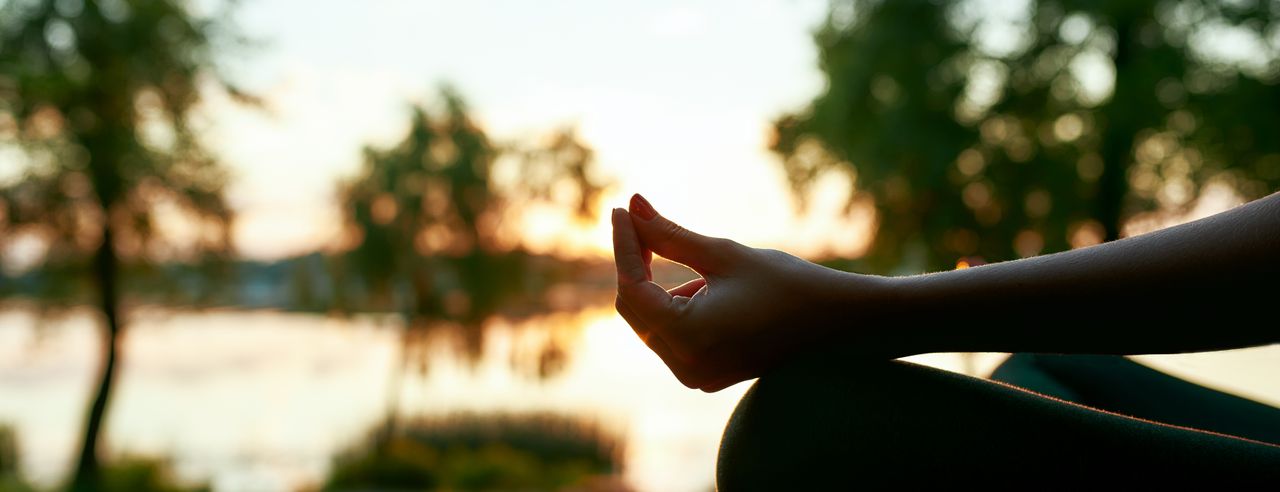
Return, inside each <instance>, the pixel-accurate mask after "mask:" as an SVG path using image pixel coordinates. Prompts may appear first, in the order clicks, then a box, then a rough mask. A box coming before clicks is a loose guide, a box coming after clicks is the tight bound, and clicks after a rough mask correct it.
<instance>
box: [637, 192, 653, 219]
mask: <svg viewBox="0 0 1280 492" xmlns="http://www.w3.org/2000/svg"><path fill="white" fill-rule="evenodd" d="M631 213H633V214H636V215H638V216H640V218H641V219H644V220H653V218H654V217H657V216H658V211H656V210H654V209H653V205H650V204H649V200H645V199H644V197H642V196H640V194H639V193H636V194H634V195H631Z"/></svg>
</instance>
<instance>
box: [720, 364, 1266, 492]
mask: <svg viewBox="0 0 1280 492" xmlns="http://www.w3.org/2000/svg"><path fill="white" fill-rule="evenodd" d="M716 475H717V485H718V487H719V488H720V489H721V490H727V491H735V490H788V489H791V490H797V489H815V490H831V489H847V488H850V487H851V486H864V485H870V486H881V487H890V486H892V487H902V486H907V487H911V486H923V485H930V484H937V485H954V484H957V483H961V482H972V483H975V484H1020V482H1022V481H1027V484H1028V485H1029V484H1034V486H1037V487H1048V488H1082V487H1097V486H1100V485H1101V486H1106V487H1116V486H1121V485H1130V486H1134V485H1138V486H1142V487H1151V486H1152V485H1156V484H1162V483H1168V484H1176V485H1177V486H1179V487H1188V486H1192V485H1196V484H1210V485H1213V486H1216V487H1221V486H1223V485H1240V484H1251V483H1253V484H1256V483H1260V482H1263V481H1270V483H1272V484H1273V485H1274V483H1278V482H1277V481H1280V446H1274V445H1270V444H1265V443H1260V442H1256V441H1250V440H1246V439H1241V438H1237V437H1231V436H1225V435H1221V434H1214V433H1209V432H1204V431H1197V430H1192V429H1187V428H1181V427H1174V426H1170V425H1165V424H1159V423H1155V422H1150V421H1145V420H1139V419H1134V418H1130V417H1125V416H1121V415H1117V414H1113V413H1107V412H1103V411H1100V410H1097V409H1093V408H1088V407H1084V406H1081V405H1077V404H1073V403H1069V402H1066V401H1063V400H1059V399H1056V398H1051V397H1046V396H1043V395H1040V394H1037V393H1033V392H1030V391H1027V390H1024V389H1020V388H1016V387H1013V386H1010V385H1007V384H1003V383H997V382H991V381H986V380H983V379H978V378H973V377H969V376H964V375H961V374H956V373H951V372H947V371H942V370H938V369H933V368H930V367H927V366H921V365H917V364H912V363H909V362H904V361H897V360H892V361H883V360H881V361H872V360H858V359H852V358H849V357H842V356H841V354H839V353H838V352H836V351H831V352H827V353H813V354H810V356H809V357H807V358H806V359H804V360H801V361H798V362H796V363H793V364H790V365H788V366H785V367H783V368H780V369H779V370H776V371H774V372H772V373H770V374H768V375H766V376H764V377H762V378H761V379H760V380H758V381H757V382H756V383H755V385H753V386H752V388H751V389H750V390H749V391H748V392H747V394H746V395H744V396H743V398H742V401H741V402H740V403H739V404H738V407H737V409H736V410H735V411H734V414H733V416H732V417H731V418H730V420H729V423H728V425H727V427H726V429H725V434H724V438H723V440H722V441H721V447H720V456H719V462H718V464H717V470H716ZM1020 485H1021V484H1020Z"/></svg>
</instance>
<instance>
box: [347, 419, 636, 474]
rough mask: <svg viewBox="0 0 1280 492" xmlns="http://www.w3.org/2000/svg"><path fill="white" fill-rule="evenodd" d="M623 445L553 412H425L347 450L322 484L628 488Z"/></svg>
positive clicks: (587, 424)
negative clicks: (429, 415) (428, 415)
mask: <svg viewBox="0 0 1280 492" xmlns="http://www.w3.org/2000/svg"><path fill="white" fill-rule="evenodd" d="M383 429H385V427H383ZM622 451H623V446H622V440H621V438H619V437H617V436H614V435H613V434H611V433H609V432H606V431H605V430H603V429H602V428H601V427H600V426H599V425H598V424H596V423H593V422H590V421H584V420H581V419H574V418H571V417H565V416H561V415H556V414H550V413H537V414H525V415H509V414H497V415H475V414H460V415H453V416H448V417H437V418H423V419H417V420H413V421H410V422H406V423H404V424H402V425H401V426H400V427H399V428H398V429H397V430H396V431H395V432H394V434H393V435H390V436H388V435H387V434H386V433H385V432H381V433H378V432H375V433H374V434H372V435H371V437H369V438H368V439H366V440H365V442H363V443H360V444H359V445H357V446H354V447H353V448H352V449H349V450H347V451H345V452H344V453H342V454H341V455H340V456H338V457H337V458H336V459H335V461H334V467H333V471H332V472H331V473H330V476H329V479H328V480H327V481H326V483H325V485H324V489H325V490H335V491H337V490H343V491H346V490H437V489H445V490H511V489H518V490H560V489H566V488H576V489H586V490H604V489H607V490H626V487H625V486H624V485H623V484H622V482H621V480H620V478H619V477H620V475H621V471H622Z"/></svg>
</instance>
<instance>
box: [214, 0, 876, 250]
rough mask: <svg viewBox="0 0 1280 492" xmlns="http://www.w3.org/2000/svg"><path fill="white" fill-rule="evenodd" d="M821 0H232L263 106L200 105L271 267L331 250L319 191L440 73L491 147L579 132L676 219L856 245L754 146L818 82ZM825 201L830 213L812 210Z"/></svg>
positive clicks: (532, 230)
mask: <svg viewBox="0 0 1280 492" xmlns="http://www.w3.org/2000/svg"><path fill="white" fill-rule="evenodd" d="M825 11H826V2H819V1H788V0H751V1H705V2H689V1H674V0H660V1H650V2H639V3H621V2H597V1H588V0H575V1H546V2H529V1H515V0H509V1H485V2H442V1H408V0H403V1H391V0H377V1H369V2H330V1H323V2H316V1H310V2H308V1H289V0H260V1H256V2H245V3H244V5H242V7H241V10H240V13H239V21H240V24H241V26H242V27H243V28H244V29H245V31H246V33H247V34H248V35H249V36H251V37H254V38H256V39H259V40H262V41H264V43H263V46H262V47H260V48H258V49H256V50H253V51H247V52H245V53H243V54H240V55H236V56H235V57H228V61H229V62H230V65H229V66H230V67H232V68H233V72H232V75H233V77H234V78H235V79H236V80H237V81H239V82H240V83H242V84H244V85H245V86H247V88H249V89H250V90H251V91H253V92H256V93H258V94H259V95H261V96H264V97H265V99H266V101H267V104H268V107H269V110H268V111H265V112H264V111H259V110H254V109H244V108H236V107H234V106H233V105H231V104H230V103H228V102H227V101H225V99H220V98H217V97H212V98H209V99H208V101H207V108H208V110H209V111H208V114H209V115H210V118H209V119H210V123H211V129H210V131H209V132H208V135H209V143H210V144H211V146H212V148H214V149H215V150H216V151H217V152H219V153H220V155H222V156H223V158H224V160H225V161H226V163H227V164H228V165H229V166H230V167H231V168H232V169H233V170H234V172H235V174H236V181H235V182H234V185H233V186H232V188H231V190H230V198H231V201H232V204H233V206H234V207H235V209H236V210H237V211H238V212H239V222H238V224H237V228H236V233H237V240H236V241H237V247H238V248H239V250H240V251H241V253H242V254H244V255H246V256H250V257H256V258H275V257H281V256H285V255H290V254H296V253H300V252H304V251H308V250H312V249H315V248H318V247H322V246H324V245H325V244H327V243H329V242H330V241H331V240H332V239H333V237H334V235H335V232H336V230H337V226H338V224H339V220H338V217H337V215H336V214H337V211H336V209H335V206H334V203H333V198H332V197H333V190H334V184H335V182H336V180H337V179H338V178H339V177H341V176H347V175H351V174H353V173H355V171H356V170H357V169H358V167H359V165H360V162H359V150H360V148H361V146H362V145H363V144H365V143H375V144H378V145H386V144H389V143H392V142H395V141H397V140H399V139H400V138H401V137H402V136H403V132H404V131H405V129H406V128H407V127H406V125H407V107H408V102H409V101H430V100H432V99H431V98H432V97H434V95H435V88H436V86H438V85H439V84H440V83H441V82H446V81H447V82H449V83H451V84H453V85H454V86H455V87H456V88H457V89H458V90H459V91H460V92H461V93H462V94H463V96H464V97H465V98H466V99H467V100H468V102H469V103H470V105H471V107H472V109H473V111H474V113H475V114H476V116H477V118H478V120H479V121H480V122H481V124H482V125H483V126H484V127H485V128H486V129H487V130H488V131H489V132H490V134H491V135H492V136H494V137H496V138H499V139H509V138H532V137H536V136H538V135H540V134H543V133H545V132H547V131H550V130H552V129H554V128H556V127H559V126H561V125H564V124H576V125H577V126H578V128H579V130H580V134H581V135H582V136H583V138H584V139H586V140H587V142H588V144H589V145H591V146H593V147H594V148H595V150H596V152H597V158H598V159H599V163H600V164H601V166H602V168H603V170H605V171H606V172H607V173H608V174H611V175H612V176H614V177H615V179H616V180H617V182H618V185H619V186H618V187H617V188H616V189H615V190H614V193H613V195H611V196H609V197H607V198H606V203H605V204H604V206H605V207H606V210H607V207H612V206H623V207H625V206H626V199H627V197H628V196H629V195H630V193H632V192H641V193H643V194H645V196H647V197H648V198H649V199H650V201H652V202H653V204H654V205H655V207H656V208H658V210H659V211H660V212H663V213H664V214H666V215H667V216H669V217H671V218H673V219H675V220H677V221H679V222H681V223H683V224H684V225H686V226H687V227H689V228H691V229H693V230H696V231H699V232H703V233H706V234H713V235H719V236H725V237H731V238H734V239H736V240H739V241H741V242H744V243H747V244H751V245H753V246H767V247H778V248H783V249H787V250H789V251H793V252H796V253H799V254H819V253H821V252H822V251H823V250H824V249H827V248H829V249H833V250H834V251H836V252H844V253H846V254H848V253H853V252H856V251H857V248H859V247H860V246H861V244H862V241H863V238H864V237H865V223H864V222H858V221H856V220H854V219H847V220H846V219H840V221H839V222H837V221H836V220H834V219H832V217H835V215H836V214H835V213H834V212H833V210H834V208H835V205H837V202H838V201H839V200H840V199H839V195H840V193H841V190H842V189H843V188H842V186H844V185H845V184H844V183H842V182H840V181H838V180H831V182H830V185H831V186H830V187H828V188H830V190H831V192H830V194H829V196H830V197H832V198H831V199H830V200H829V203H830V205H832V206H831V207H826V208H825V209H824V208H822V207H819V212H818V213H816V214H813V215H814V216H813V217H811V218H810V219H808V220H796V219H795V218H793V213H794V212H793V207H792V202H791V199H790V196H789V195H788V191H787V189H786V185H785V181H784V178H783V174H782V171H781V167H780V166H779V165H778V163H777V162H776V160H775V159H774V158H773V156H772V155H771V154H770V153H769V152H768V151H767V150H766V149H765V148H764V145H765V139H766V137H767V130H768V128H769V122H770V121H771V120H772V119H774V118H775V117H776V116H778V115H779V114H781V113H783V112H785V111H788V110H795V109H798V108H801V107H803V105H804V104H806V103H807V102H808V101H809V100H810V99H811V98H812V97H814V96H815V95H817V94H818V93H819V92H820V91H821V89H822V85H823V83H824V81H823V78H822V76H821V74H820V72H819V71H818V70H817V66H816V50H815V47H814V45H813V41H812V38H811V35H810V31H811V29H812V28H813V27H814V26H816V25H817V24H818V23H819V21H820V20H821V19H822V17H823V16H824V15H825ZM824 210H825V212H824ZM607 222H608V214H607V213H604V214H602V215H601V221H600V223H599V225H598V227H596V228H594V229H593V230H591V231H579V232H576V233H575V232H571V231H565V230H563V227H562V226H563V224H562V223H561V222H560V221H559V220H553V219H548V218H547V217H542V218H541V219H539V218H538V217H537V216H536V214H535V216H534V217H532V218H531V219H530V220H529V221H528V224H529V229H528V236H529V237H530V240H531V241H532V242H533V244H532V246H533V247H534V248H535V249H538V248H543V249H545V248H549V247H552V245H551V243H552V242H553V241H561V242H563V243H564V244H561V245H560V246H559V247H560V248H563V249H568V250H570V251H577V252H584V251H597V252H605V251H607V250H605V249H604V248H607V247H608V245H609V230H608V223H607Z"/></svg>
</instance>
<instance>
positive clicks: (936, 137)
mask: <svg viewBox="0 0 1280 492" xmlns="http://www.w3.org/2000/svg"><path fill="white" fill-rule="evenodd" d="M995 7H996V6H993V5H987V4H984V3H981V2H974V1H958V0H938V1H908V2H884V1H877V0H853V1H847V2H846V1H841V2H833V4H832V6H831V11H830V14H829V15H828V17H827V19H826V20H825V22H824V23H823V25H822V26H821V27H820V28H819V29H818V30H817V31H816V33H815V35H814V40H815V42H816V43H817V47H818V52H819V67H820V69H821V70H822V72H823V73H824V74H825V76H826V79H827V87H826V90H825V91H824V92H823V93H822V94H820V95H818V96H817V97H816V98H815V99H814V100H813V101H812V102H811V103H810V104H809V105H808V106H807V107H805V108H802V109H800V110H798V111H796V112H794V113H792V114H788V115H784V116H782V117H780V118H779V119H778V120H777V121H776V122H775V130H776V139H775V140H774V143H773V149H774V150H775V151H776V152H778V153H779V155H780V156H781V157H782V158H783V165H784V168H785V169H786V171H787V176H788V178H789V180H790V182H791V184H792V186H793V188H794V190H795V191H796V194H797V196H798V197H800V198H801V199H803V196H804V193H805V192H806V191H807V189H808V186H809V185H810V184H811V183H813V182H814V181H815V179H816V177H817V176H819V175H821V174H822V173H824V172H827V171H831V170H837V171H842V172H847V173H848V174H849V176H850V177H851V178H853V179H854V180H855V189H856V193H855V197H854V199H855V200H865V201H867V202H870V203H873V204H874V207H875V210H876V212H877V222H878V227H877V230H876V232H875V238H874V240H873V242H872V245H871V248H870V250H869V252H868V255H867V257H866V261H867V263H868V265H869V266H870V267H871V268H872V269H875V270H879V271H891V270H895V269H899V270H906V271H919V270H922V269H944V268H951V267H952V266H954V265H956V262H957V260H958V259H961V258H964V257H968V256H979V257H982V258H985V259H987V260H989V261H998V260H1005V259H1013V258H1017V257H1024V256H1031V255H1035V254H1040V253H1047V252H1053V251H1060V250H1063V249H1067V248H1069V247H1071V246H1073V245H1075V246H1080V245H1085V244H1090V243H1093V242H1098V241H1101V240H1111V239H1116V238H1118V237H1119V236H1120V233H1121V226H1122V225H1123V222H1124V220H1125V219H1126V218H1128V217H1130V216H1132V215H1133V214H1135V213H1137V212H1140V211H1147V210H1153V209H1156V208H1162V209H1171V210H1177V209H1185V208H1186V207H1188V206H1189V205H1190V204H1192V203H1193V202H1194V200H1195V198H1196V197H1197V196H1198V194H1199V192H1200V190H1201V189H1202V187H1203V186H1204V185H1206V184H1207V183H1210V182H1214V181H1221V182H1223V183H1225V184H1228V185H1230V186H1231V187H1233V188H1234V189H1235V190H1236V191H1237V192H1238V193H1240V194H1241V195H1243V196H1244V197H1245V198H1254V197H1258V196H1262V195H1264V194H1266V192H1267V191H1268V190H1270V189H1274V188H1276V187H1277V186H1278V185H1280V147H1278V145H1280V138H1277V137H1280V121H1277V119H1276V118H1275V117H1274V114H1275V110H1276V108H1280V85H1278V84H1277V82H1278V81H1280V61H1278V60H1277V54H1278V53H1280V46H1277V44H1278V43H1277V41H1276V38H1275V36H1274V35H1273V33H1274V32H1276V29H1277V26H1280V23H1278V22H1277V21H1278V20H1280V5H1277V4H1276V3H1275V2H1227V3H1217V2H1205V1H1199V0H1180V1H1155V0H1144V1H1134V2H1097V1H1088V0H1047V1H1041V2H1035V3H1032V4H1030V6H1029V9H1028V11H1026V12H1015V13H1013V14H1012V15H1004V16H1001V15H997V14H996V13H995V12H998V11H1000V10H1002V9H1001V8H995ZM1005 7H1007V6H1005ZM1228 38H1229V39H1228ZM1242 46H1243V48H1242ZM1232 49H1237V50H1244V54H1243V55H1240V54H1232V52H1231V50H1232Z"/></svg>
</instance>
